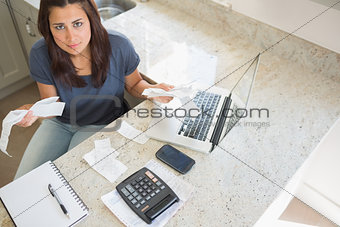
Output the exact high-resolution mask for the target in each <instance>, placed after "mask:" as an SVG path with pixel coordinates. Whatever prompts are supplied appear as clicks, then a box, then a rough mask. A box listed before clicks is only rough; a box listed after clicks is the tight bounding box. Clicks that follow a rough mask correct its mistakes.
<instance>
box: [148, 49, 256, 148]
mask: <svg viewBox="0 0 340 227" xmlns="http://www.w3.org/2000/svg"><path fill="white" fill-rule="evenodd" d="M259 62H260V54H258V55H257V56H256V57H255V58H254V59H253V61H252V62H251V64H250V65H249V67H248V68H247V69H246V71H245V72H244V74H243V75H242V76H241V78H240V79H239V80H238V81H237V83H236V84H235V85H234V87H233V88H232V89H231V91H229V90H227V89H224V88H220V87H217V86H213V87H211V88H209V89H208V90H199V91H197V93H196V94H195V96H194V99H193V102H194V103H195V104H196V106H197V107H198V108H199V109H200V110H201V111H200V114H199V115H198V116H189V115H186V116H180V117H177V116H176V117H166V118H165V119H159V118H153V119H152V120H151V122H150V124H149V128H148V130H147V131H146V135H147V136H148V137H150V138H153V139H156V140H160V141H164V142H168V143H172V144H176V145H179V146H184V147H187V148H190V149H192V150H196V151H200V152H204V153H209V152H211V151H212V150H213V149H214V148H215V147H216V146H217V145H218V143H219V142H220V141H222V139H223V138H224V137H225V136H226V135H227V134H228V132H230V130H231V129H232V128H233V127H234V126H235V125H236V123H237V122H238V121H239V120H240V119H241V118H242V117H243V116H244V113H245V111H246V107H247V104H248V101H249V96H250V93H251V90H252V87H253V85H254V81H255V77H256V73H257V68H258V65H259Z"/></svg>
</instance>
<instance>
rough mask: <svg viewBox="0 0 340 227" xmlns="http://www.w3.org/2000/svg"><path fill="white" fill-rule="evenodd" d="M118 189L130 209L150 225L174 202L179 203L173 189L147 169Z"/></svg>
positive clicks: (124, 182)
mask: <svg viewBox="0 0 340 227" xmlns="http://www.w3.org/2000/svg"><path fill="white" fill-rule="evenodd" d="M116 188H117V191H118V193H119V194H120V195H121V196H122V198H123V200H124V201H125V202H126V203H127V204H128V205H129V207H130V208H131V209H132V210H133V211H134V212H135V213H136V214H137V215H138V216H139V217H140V218H142V219H143V220H144V221H145V222H146V223H148V224H150V223H151V221H152V220H153V219H154V218H156V217H157V216H158V215H159V214H160V213H162V212H163V211H164V210H166V209H167V208H168V207H170V206H171V205H172V204H173V203H174V202H176V201H179V199H178V197H177V195H176V194H175V193H174V192H173V191H172V190H171V188H169V186H168V185H167V184H166V183H164V181H162V180H161V179H160V178H159V177H158V176H156V175H155V174H154V173H152V172H151V171H150V170H149V169H147V168H145V167H144V168H142V169H141V170H139V171H137V172H135V173H134V174H132V175H131V176H130V177H128V178H127V179H125V180H124V181H123V182H121V183H120V184H119V185H117V187H116Z"/></svg>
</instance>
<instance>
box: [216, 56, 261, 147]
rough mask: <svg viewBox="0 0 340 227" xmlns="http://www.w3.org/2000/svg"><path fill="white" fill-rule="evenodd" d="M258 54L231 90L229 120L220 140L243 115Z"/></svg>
mask: <svg viewBox="0 0 340 227" xmlns="http://www.w3.org/2000/svg"><path fill="white" fill-rule="evenodd" d="M259 61H260V54H258V55H257V56H256V57H255V58H254V60H253V61H252V62H251V64H250V65H249V66H248V68H247V69H246V71H245V73H244V74H243V75H242V76H241V78H240V79H239V80H238V81H237V83H236V84H235V86H234V87H233V88H232V90H231V99H232V103H231V106H230V110H229V111H228V118H229V120H227V121H226V131H225V133H224V135H223V136H222V137H221V139H220V141H221V140H222V139H223V138H224V137H225V136H226V135H227V134H228V133H229V132H230V130H231V129H232V128H233V127H234V126H235V125H236V123H237V122H238V121H239V120H240V119H241V118H242V117H243V116H244V114H245V112H246V108H247V105H248V101H249V97H250V93H251V90H252V87H253V84H254V82H255V76H256V73H257V68H258V64H259Z"/></svg>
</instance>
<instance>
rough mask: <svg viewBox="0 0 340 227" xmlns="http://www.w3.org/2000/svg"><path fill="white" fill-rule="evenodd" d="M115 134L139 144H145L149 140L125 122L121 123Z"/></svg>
mask: <svg viewBox="0 0 340 227" xmlns="http://www.w3.org/2000/svg"><path fill="white" fill-rule="evenodd" d="M117 132H119V134H121V135H122V136H124V137H126V138H128V139H130V140H133V141H135V142H137V143H140V144H145V143H146V142H147V141H148V140H149V138H148V137H147V136H145V134H144V132H142V131H140V130H138V129H135V128H134V127H132V126H131V125H130V124H129V123H127V122H126V121H122V123H121V125H120V128H119V129H118V130H117Z"/></svg>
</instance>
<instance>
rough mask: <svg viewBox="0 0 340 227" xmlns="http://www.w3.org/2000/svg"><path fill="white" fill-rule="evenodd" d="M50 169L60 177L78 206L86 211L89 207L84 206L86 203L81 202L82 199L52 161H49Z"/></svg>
mask: <svg viewBox="0 0 340 227" xmlns="http://www.w3.org/2000/svg"><path fill="white" fill-rule="evenodd" d="M50 164H51V167H52V169H53V170H54V172H55V173H56V174H57V176H58V177H59V178H60V179H61V181H62V183H63V184H64V185H65V187H66V188H67V189H68V191H69V192H70V193H71V195H72V197H73V198H74V199H75V201H76V202H77V203H78V204H79V206H80V207H81V208H82V209H83V211H88V210H89V208H88V207H87V206H86V204H85V203H84V202H83V200H82V199H81V198H80V197H79V195H78V194H77V193H76V192H75V191H74V189H73V188H72V186H71V185H70V184H69V183H68V181H67V180H66V179H65V177H64V176H63V175H62V174H61V172H60V170H59V169H58V167H57V166H56V165H55V164H54V163H53V162H50Z"/></svg>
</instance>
